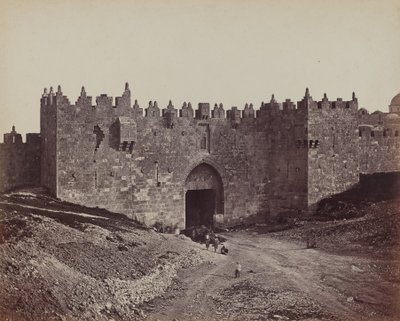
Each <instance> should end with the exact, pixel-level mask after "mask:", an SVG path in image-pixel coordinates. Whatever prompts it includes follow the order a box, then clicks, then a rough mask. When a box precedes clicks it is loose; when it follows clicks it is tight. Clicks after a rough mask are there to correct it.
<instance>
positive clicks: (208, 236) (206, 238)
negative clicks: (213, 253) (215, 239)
mask: <svg viewBox="0 0 400 321" xmlns="http://www.w3.org/2000/svg"><path fill="white" fill-rule="evenodd" d="M204 238H205V240H206V248H207V251H208V248H209V247H210V234H208V233H206V235H205V236H204Z"/></svg>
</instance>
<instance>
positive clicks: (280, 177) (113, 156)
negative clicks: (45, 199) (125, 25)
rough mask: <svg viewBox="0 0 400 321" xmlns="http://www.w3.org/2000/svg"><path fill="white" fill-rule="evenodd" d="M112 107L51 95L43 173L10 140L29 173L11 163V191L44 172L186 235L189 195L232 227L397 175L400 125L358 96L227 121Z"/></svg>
mask: <svg viewBox="0 0 400 321" xmlns="http://www.w3.org/2000/svg"><path fill="white" fill-rule="evenodd" d="M115 101H116V105H115V106H113V99H112V97H108V96H107V95H100V96H98V97H97V98H96V105H92V97H89V96H87V94H86V91H85V89H84V88H82V91H81V94H80V96H79V97H78V99H77V101H76V103H75V105H73V104H71V103H70V101H69V100H68V98H67V97H65V96H63V94H62V92H61V88H59V89H58V90H57V92H56V93H54V92H53V90H52V89H50V92H49V93H47V92H46V91H45V93H44V94H43V96H42V99H41V141H40V142H39V141H35V142H34V143H32V144H31V145H30V146H35V147H34V148H33V147H32V148H33V149H34V151H32V153H30V152H29V155H30V154H32V155H38V156H41V167H40V170H39V167H38V164H37V163H35V162H30V163H28V162H26V161H24V159H25V160H26V157H27V154H24V155H25V156H21V155H20V154H18V153H17V154H15V153H14V154H13V152H12V151H11V149H10V148H9V147H6V146H14V147H13V148H14V149H15V148H17V149H18V148H19V147H17V146H22V145H23V144H21V143H19V142H15V143H10V141H9V138H7V139H8V140H7V142H6V143H5V144H2V145H0V146H1V149H0V151H2V152H1V153H0V156H1V159H2V161H3V162H6V160H7V159H10V158H11V159H12V158H18V159H19V160H21V164H26V165H25V166H26V167H27V168H29V170H28V171H29V173H31V174H29V175H25V174H18V175H20V176H19V177H20V178H15V174H13V172H12V171H6V170H5V168H6V167H4V165H3V166H2V167H1V169H2V172H1V175H2V176H1V177H2V184H1V188H2V190H5V189H8V188H10V187H13V186H17V185H18V184H19V183H23V181H24V179H25V177H33V176H32V173H34V172H35V173H37V175H39V173H40V181H41V185H42V186H45V187H46V188H48V189H49V191H50V192H51V193H52V194H53V195H55V196H57V197H59V198H60V199H62V200H66V201H70V202H75V203H80V204H84V205H87V206H98V207H104V208H107V209H109V210H112V211H115V212H120V213H124V214H126V215H128V216H129V217H132V218H137V219H138V220H140V221H143V222H145V223H147V224H155V223H157V222H158V223H161V224H164V225H168V226H170V227H171V228H176V227H179V228H184V227H185V213H186V212H187V207H186V204H185V203H186V201H185V195H186V193H187V191H188V190H212V191H214V194H215V197H214V198H213V200H212V201H213V202H214V201H215V206H214V213H211V214H212V215H214V217H217V216H218V222H216V223H218V224H221V225H234V224H237V223H238V222H243V220H251V219H256V218H261V219H263V220H267V219H269V218H271V217H274V216H276V215H278V214H279V213H283V214H284V213H286V214H290V215H293V214H294V215H306V214H307V213H310V212H312V210H313V208H314V207H315V206H316V204H317V203H318V202H319V201H320V200H321V199H323V198H325V197H327V196H329V195H332V194H335V193H339V192H342V191H344V190H346V189H348V188H350V187H351V186H353V185H354V184H357V183H358V180H359V174H360V173H375V172H389V171H399V170H400V153H399V144H400V137H399V131H400V117H399V116H398V115H397V114H394V113H392V114H387V113H381V112H379V113H373V114H368V112H366V111H365V110H364V109H360V110H358V101H357V98H356V97H355V95H354V94H353V97H352V99H351V100H350V101H343V100H342V99H340V98H338V99H337V100H336V101H329V100H328V98H327V97H326V95H325V96H324V98H323V99H322V100H321V101H314V100H313V98H312V96H311V95H310V93H309V91H308V89H307V90H306V93H305V96H304V98H303V99H302V100H301V101H299V102H297V104H295V103H293V102H291V101H290V100H289V99H287V100H286V101H285V102H283V103H278V102H277V101H276V99H275V97H274V96H272V98H271V100H270V102H269V103H265V104H264V103H262V104H261V107H260V109H259V110H254V108H253V105H252V104H246V106H245V107H244V109H243V111H242V112H241V111H239V110H238V109H237V108H236V107H232V108H231V109H227V113H226V114H225V110H224V108H223V106H222V104H219V105H218V104H215V105H214V107H213V109H212V110H210V104H209V103H199V104H198V109H197V110H195V111H194V110H193V109H192V106H191V103H188V104H187V103H186V102H185V103H184V104H183V106H182V109H181V110H176V109H175V108H174V105H173V104H172V102H171V101H170V102H169V104H168V106H165V108H160V107H159V106H158V104H157V102H152V101H151V102H149V105H148V107H147V108H145V114H144V115H143V109H142V108H140V107H139V104H138V102H137V101H136V100H135V102H134V105H133V106H131V92H130V90H129V86H128V84H126V86H125V91H124V92H123V95H122V97H117V98H116V100H115ZM7 137H11V136H7ZM16 137H17V136H16ZM32 137H33V136H32ZM35 137H36V136H35ZM16 139H17V140H18V139H19V138H16ZM26 145H27V146H28V145H29V144H28V143H27V144H26ZM38 150H40V153H38ZM35 153H36V154H35ZM29 157H30V156H29ZM35 157H36V156H35ZM29 164H30V165H29ZM21 166H22V165H21ZM19 168H20V165H17V166H16V167H15V171H17V172H20V171H19ZM20 173H23V171H21V172H20ZM8 177H14V178H8ZM28 180H29V179H28ZM6 182H8V183H6ZM10 182H11V183H10ZM31 182H32V184H38V180H37V178H35V179H34V178H32V179H31ZM217 182H218V184H217ZM217 186H218V187H217ZM206 201H207V200H206Z"/></svg>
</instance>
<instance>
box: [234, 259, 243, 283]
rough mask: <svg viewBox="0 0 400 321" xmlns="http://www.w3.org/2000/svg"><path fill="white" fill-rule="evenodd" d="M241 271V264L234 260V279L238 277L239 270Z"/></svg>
mask: <svg viewBox="0 0 400 321" xmlns="http://www.w3.org/2000/svg"><path fill="white" fill-rule="evenodd" d="M241 271H242V265H241V264H240V262H236V270H235V279H237V278H240V272H241Z"/></svg>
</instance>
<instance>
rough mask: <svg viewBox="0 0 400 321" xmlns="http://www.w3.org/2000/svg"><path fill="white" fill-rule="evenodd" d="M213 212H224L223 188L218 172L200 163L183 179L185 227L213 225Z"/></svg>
mask: <svg viewBox="0 0 400 321" xmlns="http://www.w3.org/2000/svg"><path fill="white" fill-rule="evenodd" d="M214 214H224V189H223V183H222V179H221V176H220V174H219V173H218V171H217V170H216V169H215V168H214V167H212V166H211V165H209V164H206V163H201V164H200V165H198V166H196V167H195V168H194V169H193V170H192V171H191V172H190V174H189V175H188V177H187V178H186V181H185V222H186V223H185V228H189V227H193V226H201V225H204V226H207V227H212V226H213V225H214Z"/></svg>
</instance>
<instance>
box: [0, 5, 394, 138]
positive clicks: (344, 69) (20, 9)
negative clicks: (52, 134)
mask: <svg viewBox="0 0 400 321" xmlns="http://www.w3.org/2000/svg"><path fill="white" fill-rule="evenodd" d="M0 44H1V51H0V112H1V118H0V134H1V135H2V134H3V133H4V132H8V131H10V129H11V126H12V125H15V126H16V129H17V131H19V132H20V133H22V134H25V133H26V132H39V131H40V122H39V107H40V104H39V99H40V97H41V94H42V92H43V88H44V87H50V86H53V87H55V88H56V87H57V85H58V84H60V85H61V87H62V89H63V93H64V95H67V96H68V97H69V99H70V101H71V102H72V103H75V101H76V99H77V97H78V95H79V93H80V88H81V86H82V85H84V86H85V88H86V92H87V93H88V95H91V96H93V103H95V96H98V95H100V94H102V93H107V94H108V95H110V96H113V97H115V96H120V95H121V94H122V91H123V89H124V84H125V82H126V81H127V82H129V84H130V89H131V91H132V96H133V99H135V98H136V99H138V101H139V104H140V106H141V107H143V108H145V107H147V104H148V101H149V100H157V101H158V104H159V106H160V107H165V106H166V105H167V104H168V100H169V99H171V100H172V102H173V104H174V105H175V107H176V108H180V107H181V106H182V103H183V102H184V101H190V102H191V103H192V105H193V106H197V103H198V102H209V103H211V104H212V105H213V104H214V103H215V102H218V103H219V102H222V103H223V104H224V107H225V109H228V108H230V107H231V106H238V107H239V108H240V109H242V108H243V106H244V104H245V103H246V102H248V103H250V102H252V103H253V104H254V106H255V107H256V108H259V106H260V103H261V101H269V100H270V97H271V94H272V93H274V94H275V98H276V99H277V100H278V101H283V100H285V99H286V98H291V99H292V100H293V101H297V100H300V99H301V98H302V97H303V95H304V91H305V88H306V87H309V88H310V93H311V95H312V96H313V97H314V99H316V100H317V99H321V97H322V96H323V93H324V92H326V93H327V95H328V98H329V99H331V100H335V99H336V98H337V97H341V98H343V99H345V100H349V99H350V98H351V93H352V92H353V91H355V92H356V95H357V97H358V98H359V103H360V107H365V108H367V109H368V110H370V111H374V110H377V109H379V110H383V111H387V108H388V105H389V103H390V100H391V98H392V97H393V96H394V95H396V94H397V93H399V92H400V0H371V1H368V0H363V1H361V0H345V1H322V0H298V1H285V0H284V1H267V0H266V1H262V0H246V1H239V0H230V1H228V0H220V1H217V0H213V1H210V0H186V1H183V0H182V1H178V0H175V1H173V0H170V1H166V0H158V1H151V0H143V1H141V0H140V1H139V0H138V1H123V0H120V1H118V0H117V1H102V0H100V1H85V0H70V1H47V0H33V1H28V0H26V1H21V0H14V1H10V0H1V1H0ZM0 141H2V140H1V139H0Z"/></svg>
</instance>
